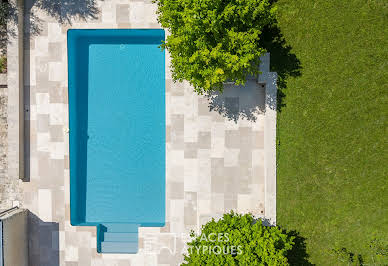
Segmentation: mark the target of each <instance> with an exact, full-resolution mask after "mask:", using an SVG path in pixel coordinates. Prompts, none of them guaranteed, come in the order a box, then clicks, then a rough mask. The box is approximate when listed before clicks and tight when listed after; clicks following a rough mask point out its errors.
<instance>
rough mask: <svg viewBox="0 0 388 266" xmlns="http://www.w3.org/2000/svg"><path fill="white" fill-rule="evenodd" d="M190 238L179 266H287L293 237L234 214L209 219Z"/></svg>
mask: <svg viewBox="0 0 388 266" xmlns="http://www.w3.org/2000/svg"><path fill="white" fill-rule="evenodd" d="M191 237H192V241H191V242H189V243H188V254H187V255H185V256H184V259H185V262H184V263H183V264H182V265H288V260H287V253H288V252H289V251H290V250H292V248H293V246H294V241H293V240H294V237H293V236H289V235H288V234H287V233H285V232H284V231H282V230H281V229H279V228H278V227H270V226H264V225H263V224H262V222H261V220H255V219H254V217H253V216H252V215H251V214H245V215H240V214H235V213H234V212H231V213H228V214H224V216H223V217H222V219H220V220H218V221H215V220H214V219H212V220H211V221H210V222H208V223H207V224H205V225H204V226H202V232H201V234H200V235H195V234H194V232H192V233H191Z"/></svg>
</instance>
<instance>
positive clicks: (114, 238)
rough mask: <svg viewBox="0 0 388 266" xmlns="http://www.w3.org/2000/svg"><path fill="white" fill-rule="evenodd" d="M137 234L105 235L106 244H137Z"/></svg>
mask: <svg viewBox="0 0 388 266" xmlns="http://www.w3.org/2000/svg"><path fill="white" fill-rule="evenodd" d="M137 241H138V234H137V233H112V232H105V233H104V242H137Z"/></svg>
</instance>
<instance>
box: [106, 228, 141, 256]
mask: <svg viewBox="0 0 388 266" xmlns="http://www.w3.org/2000/svg"><path fill="white" fill-rule="evenodd" d="M100 228H101V236H102V237H101V238H100V241H101V242H99V244H100V245H99V246H100V251H99V252H101V253H128V254H135V253H137V251H138V229H139V225H138V224H119V223H117V224H115V223H104V224H101V226H100Z"/></svg>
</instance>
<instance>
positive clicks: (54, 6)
mask: <svg viewBox="0 0 388 266" xmlns="http://www.w3.org/2000/svg"><path fill="white" fill-rule="evenodd" d="M10 10H13V13H12V14H14V15H13V21H14V22H15V23H16V22H17V15H15V14H16V12H15V10H16V9H15V7H12V6H11V7H10ZM36 10H39V12H41V11H42V12H44V13H46V14H47V15H49V16H50V17H52V18H54V19H55V20H56V21H57V22H58V23H60V24H62V25H72V23H73V21H74V20H82V21H88V20H95V19H97V18H98V15H99V14H100V10H99V9H98V7H97V1H95V0H25V1H24V77H25V79H26V80H31V73H30V60H31V59H30V44H31V38H33V37H34V36H37V35H39V34H43V33H44V32H45V31H47V24H46V25H44V22H43V21H42V20H41V19H39V16H38V15H37V14H36V13H35V12H36ZM8 34H9V33H8ZM46 34H47V33H46ZM44 71H46V70H44ZM24 102H25V106H30V104H31V99H30V87H29V86H28V85H26V86H25V88H24ZM29 115H30V114H29V112H28V111H27V112H26V121H25V127H24V128H25V129H24V130H25V136H26V137H25V147H24V150H25V176H24V179H23V181H24V182H29V181H30V152H31V151H30V137H29V136H30V130H31V129H30V127H31V125H30V119H29V118H28V117H29Z"/></svg>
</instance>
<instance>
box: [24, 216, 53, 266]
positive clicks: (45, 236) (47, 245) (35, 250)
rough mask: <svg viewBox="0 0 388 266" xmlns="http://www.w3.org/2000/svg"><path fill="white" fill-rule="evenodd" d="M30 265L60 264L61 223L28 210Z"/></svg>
mask: <svg viewBox="0 0 388 266" xmlns="http://www.w3.org/2000/svg"><path fill="white" fill-rule="evenodd" d="M28 250H29V265H51V266H57V265H59V224H58V223H55V222H44V221H42V220H41V219H40V218H39V217H38V216H36V215H35V214H33V213H32V212H30V211H29V212H28Z"/></svg>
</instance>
